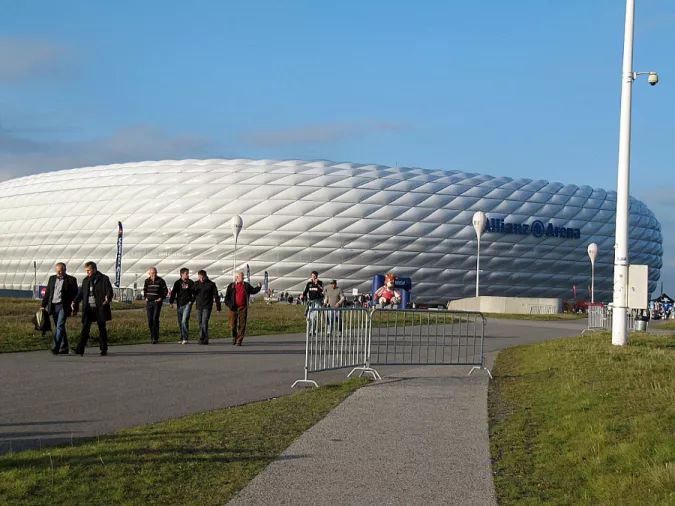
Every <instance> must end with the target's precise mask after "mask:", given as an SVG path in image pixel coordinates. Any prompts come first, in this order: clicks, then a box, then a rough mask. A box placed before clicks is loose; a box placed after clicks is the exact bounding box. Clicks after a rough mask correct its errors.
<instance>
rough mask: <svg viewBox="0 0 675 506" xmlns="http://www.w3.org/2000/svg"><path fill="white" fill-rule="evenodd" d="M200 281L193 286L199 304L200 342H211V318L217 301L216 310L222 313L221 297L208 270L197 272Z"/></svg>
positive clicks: (196, 301)
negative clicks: (214, 303) (208, 274)
mask: <svg viewBox="0 0 675 506" xmlns="http://www.w3.org/2000/svg"><path fill="white" fill-rule="evenodd" d="M197 276H198V277H199V281H197V282H196V283H195V284H194V285H193V286H192V290H193V291H194V294H195V305H196V306H197V323H198V324H199V344H209V318H211V310H212V309H213V301H215V302H216V311H218V312H219V313H220V297H219V296H218V288H217V287H216V284H215V283H214V282H213V281H211V280H210V279H209V277H208V276H207V275H206V271H199V272H198V273H197Z"/></svg>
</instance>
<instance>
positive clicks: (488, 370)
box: [467, 365, 494, 380]
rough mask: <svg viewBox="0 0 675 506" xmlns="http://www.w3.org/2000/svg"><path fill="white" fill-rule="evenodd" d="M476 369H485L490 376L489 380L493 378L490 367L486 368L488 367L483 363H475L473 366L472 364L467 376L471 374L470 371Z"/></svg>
mask: <svg viewBox="0 0 675 506" xmlns="http://www.w3.org/2000/svg"><path fill="white" fill-rule="evenodd" d="M476 369H479V370H483V371H485V372H486V373H488V376H490V379H491V380H494V378H493V377H492V373H491V372H490V369H488V368H487V367H485V366H484V365H475V366H473V367H472V368H471V370H470V371H469V374H468V375H467V376H471V373H472V372H473V371H475V370H476Z"/></svg>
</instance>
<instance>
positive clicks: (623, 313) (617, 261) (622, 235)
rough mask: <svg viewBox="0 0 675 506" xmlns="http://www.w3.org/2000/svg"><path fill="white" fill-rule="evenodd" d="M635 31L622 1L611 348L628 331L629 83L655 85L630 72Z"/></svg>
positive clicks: (631, 11) (629, 5) (631, 8)
mask: <svg viewBox="0 0 675 506" xmlns="http://www.w3.org/2000/svg"><path fill="white" fill-rule="evenodd" d="M634 31H635V0H626V26H625V31H624V45H623V72H622V74H621V81H622V87H621V118H620V126H619V168H618V180H617V188H616V232H615V243H614V301H613V306H614V310H613V315H612V344H614V345H617V346H623V345H625V344H626V334H627V328H628V320H627V316H628V314H627V312H628V300H627V287H628V207H629V203H628V191H629V186H630V133H631V132H630V130H631V102H632V98H633V81H634V80H635V79H636V78H637V76H638V75H640V74H648V75H649V79H648V82H649V84H651V85H652V86H654V85H655V84H657V83H658V82H659V77H658V75H657V73H656V72H633V35H634Z"/></svg>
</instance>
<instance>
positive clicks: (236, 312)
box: [225, 272, 262, 346]
mask: <svg viewBox="0 0 675 506" xmlns="http://www.w3.org/2000/svg"><path fill="white" fill-rule="evenodd" d="M261 287H262V283H258V286H256V287H255V288H254V287H252V286H251V285H250V284H248V283H247V282H246V281H244V273H243V272H238V273H237V276H236V281H235V282H234V283H230V284H229V285H227V289H226V290H225V305H226V306H227V307H228V308H230V329H232V344H236V345H237V346H241V343H242V342H243V341H244V332H246V317H247V313H248V299H249V296H251V295H255V294H256V293H258V292H259V291H260V288H261Z"/></svg>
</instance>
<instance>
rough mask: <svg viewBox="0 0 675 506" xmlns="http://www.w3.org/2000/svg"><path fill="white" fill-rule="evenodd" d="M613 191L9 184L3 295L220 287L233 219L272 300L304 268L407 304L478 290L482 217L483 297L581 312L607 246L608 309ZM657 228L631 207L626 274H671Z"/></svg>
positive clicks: (196, 165)
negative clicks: (150, 275)
mask: <svg viewBox="0 0 675 506" xmlns="http://www.w3.org/2000/svg"><path fill="white" fill-rule="evenodd" d="M615 205H616V193H615V192H607V191H604V190H601V189H594V188H591V187H588V186H576V185H571V184H562V183H549V182H547V181H537V180H529V179H512V178H508V177H492V176H488V175H481V174H471V173H465V172H459V171H446V170H428V169H420V168H407V167H386V166H381V165H363V164H355V163H334V162H329V161H311V162H309V161H299V160H288V161H276V160H249V159H236V160H223V159H217V160H180V161H152V162H141V163H125V164H115V165H106V166H97V167H87V168H80V169H72V170H63V171H58V172H47V173H42V174H37V175H32V176H28V177H22V178H17V179H12V180H8V181H4V182H2V183H0V289H2V290H5V291H9V290H32V289H33V287H34V285H36V284H37V285H43V284H45V283H46V281H47V279H48V277H49V275H50V274H52V273H53V270H54V265H55V263H56V262H59V261H62V262H65V263H66V264H67V265H68V271H69V272H70V273H71V274H73V275H75V276H76V277H77V278H78V280H81V279H82V277H83V276H84V263H85V262H86V261H88V260H93V261H95V262H97V263H98V266H99V269H100V270H101V271H103V272H104V273H107V274H108V275H109V276H110V277H111V279H114V277H115V261H116V254H117V235H118V222H121V223H122V224H123V226H124V236H123V256H122V275H121V283H120V286H121V287H126V288H132V287H135V286H139V287H140V286H142V281H143V279H144V278H145V277H146V272H147V269H148V268H149V267H150V266H156V267H157V269H158V270H159V274H160V276H162V277H164V278H165V279H166V281H167V282H168V283H170V282H173V281H174V280H175V279H177V278H178V273H179V269H180V268H181V267H188V268H189V269H190V270H191V271H192V272H193V274H194V273H195V272H196V271H197V270H199V269H205V270H206V271H207V272H208V274H209V276H210V277H211V279H213V280H214V281H215V282H216V283H217V284H218V286H219V287H220V288H224V286H225V285H226V284H227V282H229V280H230V279H231V276H232V269H233V262H234V261H235V243H234V236H233V233H232V229H231V226H230V220H231V218H232V216H234V215H240V216H241V217H242V218H243V222H244V226H243V230H242V232H241V234H240V236H239V239H238V243H237V248H236V265H237V269H242V270H245V269H246V266H247V265H248V266H249V267H250V272H251V278H252V281H262V279H263V274H264V272H265V271H267V272H268V275H269V283H270V288H273V289H275V291H277V292H278V291H291V293H296V292H300V291H302V289H303V287H304V284H305V283H306V281H307V279H308V278H309V274H310V271H311V270H317V271H319V273H320V276H321V278H322V279H323V280H324V282H326V281H327V280H330V279H337V280H338V281H339V284H340V286H341V287H342V288H343V289H345V290H350V291H351V289H353V288H358V289H359V290H360V291H362V292H368V291H369V289H370V285H371V280H372V278H373V275H375V274H383V273H386V272H389V271H393V272H395V273H396V274H397V275H399V276H405V277H410V278H412V283H413V288H412V296H413V299H414V300H417V301H420V302H424V301H439V300H448V299H456V298H462V297H470V296H472V295H473V294H474V291H475V279H476V250H477V240H476V234H475V231H474V229H473V226H472V217H473V214H474V213H475V212H476V211H483V212H485V213H486V215H487V218H488V222H487V225H486V230H485V233H484V234H483V236H482V239H481V295H494V296H507V297H509V296H518V297H560V298H572V296H573V290H574V289H575V288H574V287H576V290H578V291H579V292H580V293H581V294H582V295H583V294H584V292H585V291H586V290H587V287H588V286H589V285H590V276H591V266H590V261H589V258H588V255H587V247H588V245H589V244H590V243H593V242H595V243H596V244H597V245H598V248H599V255H598V259H597V261H596V271H595V290H596V291H595V294H596V300H605V301H608V300H611V290H612V275H613V261H614V258H613V236H614V220H615ZM662 255H663V247H662V236H661V225H660V224H659V222H658V221H657V219H656V218H655V216H654V214H653V213H652V212H651V211H650V210H649V209H648V208H647V206H646V205H645V204H643V203H642V202H640V201H638V200H636V199H632V198H631V202H630V259H629V261H630V263H632V264H646V265H648V266H649V267H650V269H649V291H650V293H651V292H653V291H654V290H655V289H656V283H657V281H658V279H659V275H660V269H661V267H662Z"/></svg>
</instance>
